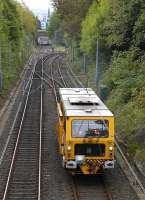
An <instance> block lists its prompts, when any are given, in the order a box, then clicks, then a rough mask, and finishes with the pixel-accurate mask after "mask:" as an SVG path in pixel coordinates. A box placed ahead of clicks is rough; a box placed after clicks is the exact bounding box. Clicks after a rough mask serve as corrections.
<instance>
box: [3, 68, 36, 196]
mask: <svg viewBox="0 0 145 200" xmlns="http://www.w3.org/2000/svg"><path fill="white" fill-rule="evenodd" d="M35 68H36V66H35ZM33 76H34V73H33V75H32V77H31V81H30V86H29V90H28V94H27V97H26V102H25V106H24V110H23V114H22V119H21V123H20V127H19V131H18V136H17V140H16V144H15V148H14V152H13V156H12V160H11V164H10V169H9V173H8V178H7V182H6V186H5V191H4V195H3V200H5V199H6V195H7V191H8V186H9V182H10V178H11V174H12V169H13V165H14V160H15V156H16V151H17V147H18V143H19V138H20V134H21V130H22V125H23V121H24V117H25V113H26V109H27V105H28V99H29V94H30V91H31V87H32V82H33Z"/></svg>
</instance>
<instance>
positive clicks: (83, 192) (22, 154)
mask: <svg viewBox="0 0 145 200" xmlns="http://www.w3.org/2000/svg"><path fill="white" fill-rule="evenodd" d="M64 57H65V54H64V53H58V52H56V53H52V52H49V53H48V52H47V50H46V49H45V50H44V51H43V50H42V49H40V51H39V52H38V55H37V62H33V64H30V67H31V70H30V69H29V70H28V71H29V73H28V74H27V75H26V77H27V81H26V82H25V84H24V85H23V89H24V91H23V96H22V97H21V104H20V106H18V107H17V109H18V108H19V112H17V113H18V114H17V115H16V119H15V120H14V124H13V127H12V134H11V139H10V141H9V143H8V145H7V148H6V149H5V152H4V154H5V155H4V156H3V161H2V162H1V166H0V170H2V172H3V176H2V184H1V186H2V187H1V189H0V199H2V200H6V199H29V200H30V199H38V200H40V199H52V200H53V199H56V200H59V199H64V200H82V199H83V200H90V199H91V200H96V199H99V200H111V199H113V197H112V195H111V193H110V192H109V187H108V185H107V184H106V182H105V181H104V180H105V179H104V177H103V176H102V175H101V176H97V177H83V176H76V177H71V176H70V175H69V174H68V173H67V172H66V171H65V170H64V169H62V167H61V160H60V158H59V156H58V147H57V138H56V137H57V133H56V127H55V126H56V121H57V112H56V103H57V101H59V96H58V89H59V87H82V86H83V85H82V83H80V82H79V81H78V80H76V79H77V78H76V77H75V76H74V74H73V72H72V71H71V69H69V68H66V65H64ZM28 77H29V78H28ZM136 198H137V197H135V198H134V199H136ZM118 199H119V198H118Z"/></svg>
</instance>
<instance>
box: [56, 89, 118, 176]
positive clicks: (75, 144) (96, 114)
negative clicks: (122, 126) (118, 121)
mask: <svg viewBox="0 0 145 200" xmlns="http://www.w3.org/2000/svg"><path fill="white" fill-rule="evenodd" d="M59 95H60V102H59V103H58V105H57V108H58V115H59V118H58V143H59V152H60V154H61V156H62V165H63V167H64V168H66V169H68V170H69V171H70V172H71V173H73V174H75V173H83V174H97V173H102V172H103V171H104V170H105V169H111V168H114V115H113V114H112V112H110V110H109V109H108V108H107V107H106V106H105V105H104V103H103V102H102V101H101V100H100V99H99V97H98V96H97V95H96V94H95V92H94V91H93V90H92V89H91V88H87V89H85V88H60V90H59Z"/></svg>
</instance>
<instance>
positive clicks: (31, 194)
mask: <svg viewBox="0 0 145 200" xmlns="http://www.w3.org/2000/svg"><path fill="white" fill-rule="evenodd" d="M41 62H42V61H41V60H40V61H39V62H38V63H37V64H36V66H35V69H34V72H33V75H32V77H31V79H30V83H29V85H28V86H27V87H28V93H27V96H26V101H25V105H24V109H23V112H22V117H21V120H20V123H19V125H18V124H17V126H18V127H16V128H15V129H17V138H16V143H15V147H14V151H13V156H12V160H11V164H10V169H9V173H8V177H7V181H6V186H5V189H4V195H3V198H2V199H3V200H5V199H40V187H41V185H40V183H41V181H40V180H41V133H42V112H43V111H42V100H43V99H42V92H43V88H42V87H43V86H42V80H41V79H40V78H39V77H38V76H37V75H36V73H38V74H40V76H43V65H42V63H41ZM35 72H36V73H35ZM34 94H35V98H34Z"/></svg>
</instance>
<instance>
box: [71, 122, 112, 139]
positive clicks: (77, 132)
mask: <svg viewBox="0 0 145 200" xmlns="http://www.w3.org/2000/svg"><path fill="white" fill-rule="evenodd" d="M108 136H109V122H108V120H73V121H72V137H74V138H90V137H91V138H107V137H108Z"/></svg>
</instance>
